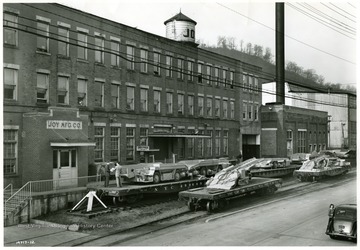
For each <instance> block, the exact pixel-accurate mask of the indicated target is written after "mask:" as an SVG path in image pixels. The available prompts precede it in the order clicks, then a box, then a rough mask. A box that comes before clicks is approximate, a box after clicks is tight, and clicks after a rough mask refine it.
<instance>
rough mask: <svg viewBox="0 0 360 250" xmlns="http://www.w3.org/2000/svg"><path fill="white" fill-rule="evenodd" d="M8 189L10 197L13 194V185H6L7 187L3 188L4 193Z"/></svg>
mask: <svg viewBox="0 0 360 250" xmlns="http://www.w3.org/2000/svg"><path fill="white" fill-rule="evenodd" d="M9 188H10V195H12V193H13V184H12V183H10V184H8V185H7V186H6V187H5V188H4V192H5V191H6V190H7V189H9Z"/></svg>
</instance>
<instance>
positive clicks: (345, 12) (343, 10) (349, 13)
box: [329, 3, 356, 18]
mask: <svg viewBox="0 0 360 250" xmlns="http://www.w3.org/2000/svg"><path fill="white" fill-rule="evenodd" d="M329 4H331V5H332V6H334V7H335V8H337V9H339V10H341V11H343V12H345V13H346V14H348V15H349V16H352V17H354V18H356V16H354V15H352V14H350V13H349V12H347V11H345V10H343V9H342V8H340V7H338V6H336V5H335V4H333V3H329Z"/></svg>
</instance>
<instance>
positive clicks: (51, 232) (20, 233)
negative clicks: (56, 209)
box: [4, 223, 88, 247]
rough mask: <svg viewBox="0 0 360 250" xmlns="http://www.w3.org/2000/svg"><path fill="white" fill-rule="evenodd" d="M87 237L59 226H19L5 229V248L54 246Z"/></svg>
mask: <svg viewBox="0 0 360 250" xmlns="http://www.w3.org/2000/svg"><path fill="white" fill-rule="evenodd" d="M86 236H88V234H85V233H79V232H73V231H68V230H67V228H65V227H64V226H61V225H59V224H47V225H40V224H31V223H30V224H19V225H15V226H10V227H5V228H4V246H6V247H9V246H19V247H25V246H54V245H58V244H62V243H65V242H68V241H70V240H73V239H79V238H82V237H86Z"/></svg>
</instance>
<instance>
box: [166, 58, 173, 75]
mask: <svg viewBox="0 0 360 250" xmlns="http://www.w3.org/2000/svg"><path fill="white" fill-rule="evenodd" d="M172 60H173V59H172V56H166V76H167V77H172Z"/></svg>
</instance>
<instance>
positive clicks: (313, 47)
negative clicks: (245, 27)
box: [217, 3, 356, 65]
mask: <svg viewBox="0 0 360 250" xmlns="http://www.w3.org/2000/svg"><path fill="white" fill-rule="evenodd" d="M217 4H218V5H220V6H222V7H224V8H226V9H228V10H230V11H232V12H234V13H236V14H238V15H241V16H244V17H246V18H248V19H250V20H252V21H254V22H256V23H258V24H260V25H262V26H264V27H267V28H269V29H271V30H273V31H275V29H273V28H271V27H269V26H267V25H265V24H263V23H261V22H258V21H256V20H254V19H252V18H250V17H248V16H245V15H243V14H241V13H240V12H238V11H236V10H234V9H231V8H229V7H227V6H225V5H223V4H221V3H217ZM284 36H286V37H287V38H290V39H292V40H294V41H297V42H298V43H301V44H303V45H306V46H308V47H310V48H312V49H315V50H317V51H320V52H322V53H324V54H327V55H329V56H332V57H335V58H337V59H340V60H342V61H345V62H348V63H351V64H354V65H356V63H355V62H352V61H350V60H347V59H345V58H342V57H339V56H337V55H334V54H331V53H329V52H326V51H324V50H322V49H319V48H316V47H315V46H312V45H310V44H308V43H305V42H303V41H300V40H299V39H296V38H294V37H291V36H289V35H286V34H284Z"/></svg>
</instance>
